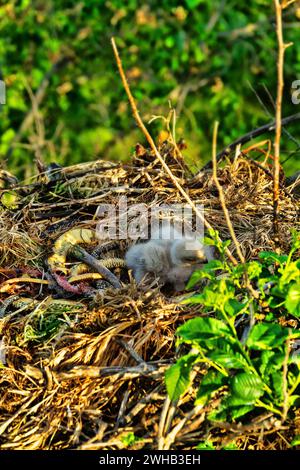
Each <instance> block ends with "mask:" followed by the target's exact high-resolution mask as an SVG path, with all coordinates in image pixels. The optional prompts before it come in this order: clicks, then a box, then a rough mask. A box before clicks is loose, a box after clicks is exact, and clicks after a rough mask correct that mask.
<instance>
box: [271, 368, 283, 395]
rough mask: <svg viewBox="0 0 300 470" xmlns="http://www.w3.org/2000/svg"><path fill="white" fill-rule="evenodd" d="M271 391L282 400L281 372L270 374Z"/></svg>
mask: <svg viewBox="0 0 300 470" xmlns="http://www.w3.org/2000/svg"><path fill="white" fill-rule="evenodd" d="M270 377H271V382H272V389H273V390H274V391H275V394H276V396H277V397H278V398H280V399H283V374H282V370H280V371H274V372H272V373H271V374H270Z"/></svg>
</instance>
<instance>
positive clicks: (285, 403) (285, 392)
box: [282, 336, 290, 422]
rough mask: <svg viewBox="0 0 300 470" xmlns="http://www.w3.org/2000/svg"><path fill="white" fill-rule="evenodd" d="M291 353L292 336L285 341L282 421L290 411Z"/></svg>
mask: <svg viewBox="0 0 300 470" xmlns="http://www.w3.org/2000/svg"><path fill="white" fill-rule="evenodd" d="M289 355H290V337H289V336H288V337H287V340H286V343H285V356H284V361H283V371H282V374H283V375H282V394H283V406H282V421H283V422H284V421H285V420H286V418H287V414H288V411H289V394H288V380H287V374H288V363H289Z"/></svg>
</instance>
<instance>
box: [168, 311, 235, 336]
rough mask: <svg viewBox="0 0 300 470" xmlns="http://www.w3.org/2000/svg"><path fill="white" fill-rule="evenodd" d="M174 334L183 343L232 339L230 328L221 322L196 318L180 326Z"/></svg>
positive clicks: (207, 318)
mask: <svg viewBox="0 0 300 470" xmlns="http://www.w3.org/2000/svg"><path fill="white" fill-rule="evenodd" d="M176 334H177V335H178V336H180V337H181V338H182V339H183V340H185V341H189V342H191V341H202V340H205V339H215V338H223V337H227V338H232V333H231V330H230V328H229V327H228V326H227V325H226V324H225V323H224V322H222V321H221V320H217V319H216V318H210V317H205V318H203V317H197V318H193V319H192V320H188V321H187V322H186V323H184V324H183V325H182V326H180V327H179V328H178V329H177V331H176Z"/></svg>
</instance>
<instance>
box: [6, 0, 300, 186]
mask: <svg viewBox="0 0 300 470" xmlns="http://www.w3.org/2000/svg"><path fill="white" fill-rule="evenodd" d="M0 5H1V6H0V22H1V35H0V60H1V62H0V71H1V74H2V78H3V79H4V80H5V83H6V87H7V103H6V104H5V105H3V106H1V121H0V155H1V159H2V166H4V167H6V168H8V169H9V170H10V171H12V172H14V173H16V174H18V175H19V176H21V177H28V176H30V175H31V174H32V172H33V171H35V168H34V157H35V156H36V155H39V156H41V157H42V159H43V160H44V162H46V163H50V162H53V161H55V162H57V163H59V164H62V165H66V164H71V163H77V162H83V161H87V160H93V159H97V158H104V159H113V160H122V161H125V160H128V159H129V158H130V155H131V154H132V151H133V148H134V145H135V143H136V142H141V143H143V141H144V139H143V136H142V135H141V133H140V131H139V130H138V129H137V127H136V124H135V122H134V120H133V118H132V115H131V111H130V109H129V106H128V103H127V99H126V96H125V92H124V89H123V87H122V84H121V80H120V77H119V75H118V73H117V68H116V64H115V61H114V57H113V53H112V49H111V45H110V38H111V36H115V37H116V38H117V44H118V46H119V50H120V53H121V56H122V59H123V63H124V67H125V68H126V70H127V75H128V77H129V81H130V84H131V87H132V91H133V93H134V95H135V97H136V99H137V100H138V102H139V109H140V112H141V115H142V117H143V118H144V120H145V121H148V120H149V119H150V118H151V116H152V115H164V116H167V114H168V112H169V103H171V105H172V106H173V107H174V108H175V109H176V111H177V115H178V119H177V135H178V137H184V139H185V141H186V143H187V145H188V147H187V149H186V150H185V154H186V156H187V158H188V160H189V161H190V162H193V164H194V166H196V167H198V168H200V167H201V165H203V163H205V162H206V161H207V160H208V159H210V155H211V140H212V129H213V123H214V121H215V120H219V121H220V130H219V135H218V149H219V150H220V149H221V148H222V147H223V146H225V145H226V144H229V143H230V142H232V141H233V140H234V139H236V138H237V137H238V136H240V135H242V134H244V133H246V132H247V131H249V130H251V129H252V128H255V127H257V126H259V125H262V124H265V123H267V122H269V121H270V120H271V118H272V116H274V108H273V104H272V99H271V98H270V96H272V97H273V98H275V97H276V54H277V44H276V34H275V29H274V24H275V14H274V8H273V2H272V1H271V0H254V1H251V2H240V1H238V0H227V1H226V0H209V1H208V0H206V1H204V0H185V1H175V0H152V1H149V2H147V3H144V2H141V1H137V0H128V1H127V2H123V1H120V0H110V1H109V0H108V1H102V0H84V1H71V0H70V1H63V0H52V1H51V0H43V1H42V0H40V1H39V0H36V1H30V0H20V1H17V0H9V1H8V2H0ZM299 19H300V2H299V1H297V2H296V3H295V4H293V5H292V6H290V7H289V8H288V9H286V10H284V18H283V20H284V28H285V33H284V34H285V40H286V41H287V42H288V41H293V42H294V45H293V46H292V47H290V48H289V49H288V50H287V51H286V60H285V93H284V103H283V115H285V116H286V115H288V114H293V113H296V112H299V111H300V105H293V104H292V101H291V86H292V82H293V81H294V80H296V79H297V78H298V79H299V78H300V28H299V27H300V20H299ZM55 64H57V65H55ZM45 82H47V83H46V85H47V86H46V88H45V90H44V93H43V91H42V99H41V102H40V103H39V106H38V109H35V108H36V106H32V103H34V102H35V100H34V99H33V97H32V95H34V94H36V93H37V92H38V90H39V92H38V93H40V92H41V84H43V83H45ZM42 88H43V87H42ZM253 90H255V91H256V93H258V94H259V96H260V97H261V100H262V102H263V104H264V106H265V108H266V109H264V107H263V106H262V104H261V103H259V101H258V99H257V97H256V96H255V93H254V91H253ZM32 109H33V112H31V117H33V119H31V117H30V116H29V122H26V119H25V117H26V115H27V117H28V113H30V111H32ZM24 120H25V121H24ZM24 122H25V129H24V128H23V129H22V128H21V131H20V126H22V125H23V126H24ZM22 123H23V124H22ZM162 126H163V123H162V121H161V120H156V121H154V122H153V123H152V124H150V125H149V129H150V131H151V133H152V135H153V136H154V137H155V138H156V137H157V136H158V134H159V132H160V130H161V129H162ZM298 128H299V122H298V123H294V124H292V125H290V126H289V127H288V130H289V131H290V133H291V134H292V135H293V136H294V138H295V139H296V140H298V141H300V135H299V132H298ZM270 137H271V138H273V135H272V136H271V135H270V134H268V135H267V136H262V137H261V138H260V139H259V140H262V139H265V138H270ZM295 149H297V143H295V142H293V141H292V140H290V139H289V138H287V137H286V136H283V140H282V152H283V155H282V160H284V159H285V158H286V157H288V156H289V155H290V152H292V151H294V150H295ZM297 157H299V152H296V153H294V154H293V156H292V158H289V160H288V161H287V162H286V164H285V169H286V171H287V173H292V172H293V171H294V170H296V169H297V168H298V166H299V165H298V164H297Z"/></svg>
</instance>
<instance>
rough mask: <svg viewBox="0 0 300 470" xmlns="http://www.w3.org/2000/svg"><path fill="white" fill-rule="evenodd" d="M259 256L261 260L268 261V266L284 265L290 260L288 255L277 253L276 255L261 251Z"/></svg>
mask: <svg viewBox="0 0 300 470" xmlns="http://www.w3.org/2000/svg"><path fill="white" fill-rule="evenodd" d="M258 256H259V258H260V259H262V260H264V261H266V262H267V263H266V264H267V265H270V264H274V263H278V264H280V265H282V264H283V263H285V262H286V261H287V259H288V256H287V255H278V254H277V253H274V252H273V251H261V252H260V253H259V255H258Z"/></svg>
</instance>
